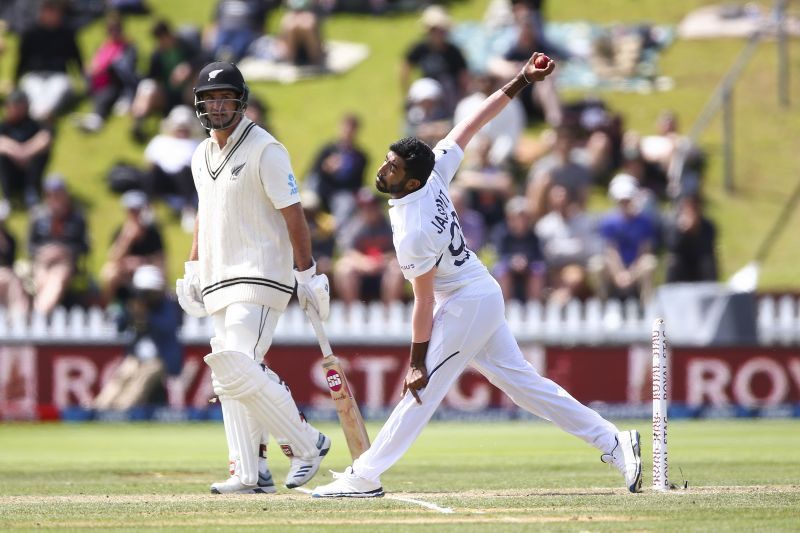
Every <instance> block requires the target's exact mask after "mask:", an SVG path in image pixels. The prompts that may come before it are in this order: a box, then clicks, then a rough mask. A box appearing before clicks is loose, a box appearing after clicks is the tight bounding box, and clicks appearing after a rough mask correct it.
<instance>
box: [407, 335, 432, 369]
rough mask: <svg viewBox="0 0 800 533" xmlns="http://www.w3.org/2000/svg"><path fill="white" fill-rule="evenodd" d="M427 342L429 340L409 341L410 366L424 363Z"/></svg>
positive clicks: (426, 353) (418, 365)
mask: <svg viewBox="0 0 800 533" xmlns="http://www.w3.org/2000/svg"><path fill="white" fill-rule="evenodd" d="M429 343H430V341H425V342H412V343H411V366H413V367H420V366H424V365H425V356H426V355H428V344H429Z"/></svg>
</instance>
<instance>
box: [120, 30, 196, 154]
mask: <svg viewBox="0 0 800 533" xmlns="http://www.w3.org/2000/svg"><path fill="white" fill-rule="evenodd" d="M150 33H151V35H152V36H153V37H154V38H155V40H156V48H155V50H153V52H152V54H151V55H150V65H149V67H148V69H147V74H146V75H145V78H144V79H143V80H141V81H140V82H139V84H138V85H137V87H136V94H135V96H134V98H133V103H132V104H131V116H132V117H133V129H132V131H131V133H132V135H133V137H134V138H135V139H136V140H137V141H139V142H144V140H145V138H146V134H145V132H144V129H143V128H144V120H145V119H146V118H147V117H148V116H150V115H151V114H153V113H155V112H157V111H158V112H161V113H162V114H163V115H167V114H168V113H169V112H170V111H171V110H172V108H174V107H175V106H178V105H181V104H184V103H187V102H186V99H187V98H188V96H187V94H188V92H189V91H190V90H191V87H192V85H193V81H194V70H195V65H194V62H195V61H196V60H197V59H198V55H199V51H198V50H196V49H194V48H193V47H192V46H191V45H190V44H189V43H187V42H186V41H185V40H183V39H181V38H180V37H179V36H178V35H177V34H176V33H175V32H174V31H173V29H172V27H171V26H170V25H169V23H168V22H166V21H164V20H160V21H158V22H156V24H155V25H154V26H153V29H152V30H151V32H150Z"/></svg>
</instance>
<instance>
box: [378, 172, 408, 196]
mask: <svg viewBox="0 0 800 533" xmlns="http://www.w3.org/2000/svg"><path fill="white" fill-rule="evenodd" d="M407 182H408V180H403V181H401V182H400V183H395V184H393V185H389V184H388V183H386V180H385V179H383V178H382V177H381V176H376V177H375V188H376V189H378V191H380V192H382V193H385V194H398V193H401V192H403V190H404V189H405V188H406V183H407Z"/></svg>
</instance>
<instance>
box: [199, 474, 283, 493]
mask: <svg viewBox="0 0 800 533" xmlns="http://www.w3.org/2000/svg"><path fill="white" fill-rule="evenodd" d="M269 481H270V482H271V481H272V476H271V475H270V476H269ZM261 483H262V479H261V475H260V474H259V476H258V483H257V484H255V485H245V484H244V483H242V482H241V480H240V479H239V476H236V475H233V476H231V477H229V478H228V480H227V481H222V482H220V483H213V484H212V485H211V494H272V493H273V492H275V490H276V489H275V484H274V483H272V484H271V485H270V484H264V485H262V484H261Z"/></svg>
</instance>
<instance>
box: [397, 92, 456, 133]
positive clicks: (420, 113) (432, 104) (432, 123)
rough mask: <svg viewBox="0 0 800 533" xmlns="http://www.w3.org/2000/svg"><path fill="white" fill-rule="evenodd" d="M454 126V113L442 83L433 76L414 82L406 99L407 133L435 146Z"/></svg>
mask: <svg viewBox="0 0 800 533" xmlns="http://www.w3.org/2000/svg"><path fill="white" fill-rule="evenodd" d="M452 126H453V123H452V114H451V113H450V112H449V111H448V110H447V106H446V104H445V100H444V91H443V90H442V85H441V84H440V83H439V82H438V81H436V80H434V79H431V78H420V79H418V80H416V81H415V82H414V83H412V84H411V87H410V88H409V89H408V97H407V99H406V126H405V132H406V135H407V136H410V137H417V138H418V139H421V140H422V141H424V142H425V143H426V144H428V145H429V146H435V145H436V143H437V142H439V141H440V140H442V139H443V138H444V136H445V135H447V132H449V131H450V128H452Z"/></svg>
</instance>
